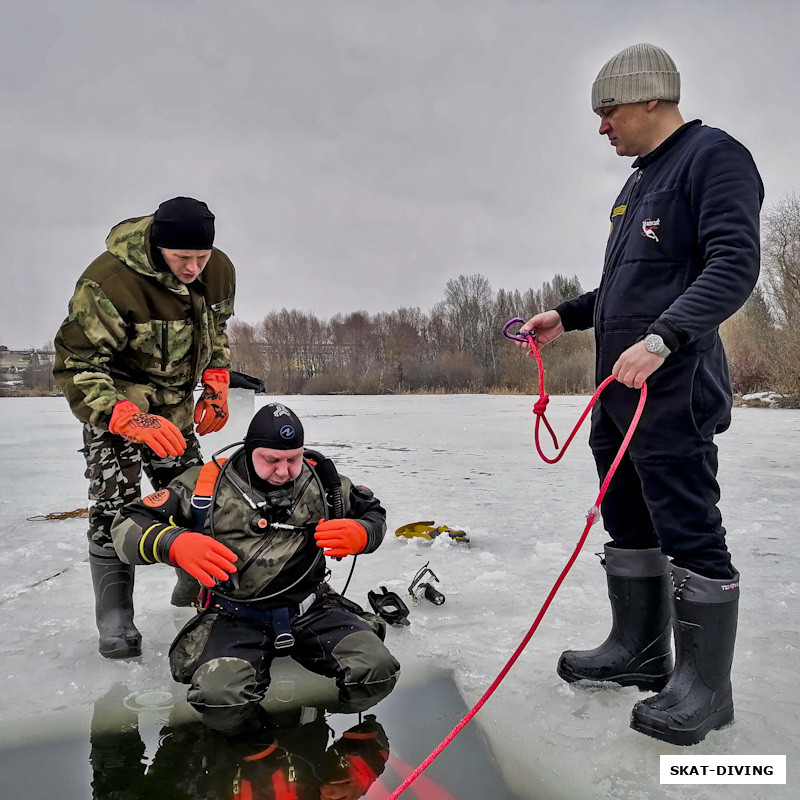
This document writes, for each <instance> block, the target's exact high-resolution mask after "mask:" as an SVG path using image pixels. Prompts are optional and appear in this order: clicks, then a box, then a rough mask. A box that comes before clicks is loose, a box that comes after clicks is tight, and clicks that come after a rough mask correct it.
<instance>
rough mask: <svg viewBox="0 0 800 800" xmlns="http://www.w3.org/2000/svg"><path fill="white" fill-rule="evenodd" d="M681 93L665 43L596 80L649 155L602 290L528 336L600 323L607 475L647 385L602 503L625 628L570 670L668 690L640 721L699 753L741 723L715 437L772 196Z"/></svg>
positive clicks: (595, 438)
mask: <svg viewBox="0 0 800 800" xmlns="http://www.w3.org/2000/svg"><path fill="white" fill-rule="evenodd" d="M679 99H680V76H679V74H678V71H677V69H676V67H675V63H674V62H673V60H672V59H671V58H670V56H669V55H668V54H667V53H666V52H664V50H662V49H661V48H658V47H654V46H653V45H649V44H637V45H633V46H632V47H629V48H627V49H626V50H623V51H622V52H621V53H619V54H617V55H616V56H614V57H613V58H612V59H611V60H610V61H608V63H607V64H606V65H605V66H604V67H603V68H602V70H600V73H599V75H598V76H597V79H596V80H595V82H594V85H593V87H592V109H593V110H594V111H595V113H597V114H598V115H599V117H600V129H599V133H600V135H601V136H607V137H608V140H609V143H610V144H611V145H612V147H614V148H615V149H616V152H617V155H620V156H632V157H635V160H634V162H633V165H632V166H633V169H634V172H633V174H632V175H631V177H630V178H629V179H628V181H627V183H626V184H625V186H624V187H623V189H622V191H621V192H620V194H619V197H617V199H616V201H615V202H614V205H613V207H612V211H611V232H610V235H609V239H608V244H607V247H606V254H605V265H604V268H603V275H602V279H601V281H600V286H599V288H598V289H595V290H594V291H592V292H588V293H586V294H584V295H581V296H580V297H577V298H574V299H573V300H569V301H567V302H565V303H562V304H561V305H560V306H558V307H557V308H556V309H555V310H551V311H546V312H544V313H542V314H537V315H536V316H535V317H533V318H532V319H530V320H528V322H527V323H526V324H525V325H524V326H523V328H524V329H526V330H531V331H535V332H536V334H537V336H538V341H539V343H540V344H547V343H548V342H550V341H552V340H553V339H555V338H556V337H557V336H559V335H560V334H561V333H563V332H564V331H571V330H584V329H586V328H591V327H592V326H593V327H594V331H595V338H596V348H597V354H596V378H597V381H598V383H599V382H600V381H602V380H603V379H605V378H606V377H607V376H608V375H610V374H613V375H614V377H615V378H616V379H617V380H616V381H615V382H614V383H612V384H610V385H609V387H608V388H607V389H606V391H605V392H604V393H603V395H602V397H601V398H600V400H599V402H598V403H597V405H596V406H595V408H594V411H593V415H592V430H591V435H590V445H591V448H592V452H593V454H594V457H595V461H596V463H597V470H598V473H599V476H600V479H601V481H602V480H603V479H604V478H605V476H606V474H607V473H608V470H609V468H610V466H611V462H612V461H613V459H614V456H615V454H616V453H617V450H618V448H619V446H620V443H621V442H622V438H623V436H624V433H625V431H626V429H627V427H628V425H629V424H630V421H631V419H632V417H633V412H634V409H635V406H636V403H637V401H638V399H639V391H638V390H639V389H640V388H641V386H642V383H643V382H644V381H647V383H648V400H647V405H646V406H645V409H644V414H643V416H642V419H641V422H640V424H639V427H638V429H637V431H636V435H635V436H634V437H633V439H632V441H631V444H630V447H629V449H628V452H627V454H626V456H625V458H624V459H623V461H622V462H621V464H620V466H619V469H618V471H617V473H616V474H615V475H614V478H613V480H612V482H611V485H610V487H609V491H608V493H607V494H606V497H605V500H604V501H603V505H602V509H601V511H602V516H603V522H604V525H605V528H606V530H607V531H608V533H609V534H610V536H611V539H612V541H611V542H610V543H609V544H607V545H606V546H605V554H604V566H605V569H606V580H607V583H608V593H609V598H610V600H611V607H612V615H613V624H612V630H611V633H610V634H609V636H608V638H607V639H606V641H605V642H604V643H603V644H602V645H600V646H599V647H598V648H596V649H594V650H581V651H567V652H565V653H563V654H562V656H561V659H560V661H559V664H558V674H559V675H560V676H561V677H562V678H563V679H564V680H566V681H568V682H573V681H578V680H581V679H586V680H592V681H610V682H613V683H617V684H621V685H623V686H629V685H635V686H638V687H639V688H641V689H646V690H652V691H657V692H658V694H656V695H655V696H653V697H649V698H647V699H645V700H643V701H640V702H638V703H637V704H636V705H635V706H634V709H633V712H632V717H631V727H633V728H634V729H635V730H638V731H640V732H642V733H645V734H648V735H650V736H654V737H655V738H657V739H662V740H664V741H667V742H671V743H674V744H681V745H690V744H695V743H697V742H699V741H701V740H702V739H703V738H704V737H705V735H706V734H707V733H708V732H709V731H710V730H712V729H715V728H720V727H722V726H723V725H725V724H727V723H729V722H731V721H732V720H733V698H732V692H731V684H730V669H731V662H732V659H733V650H734V641H735V638H736V623H737V612H738V596H739V573H738V572H737V571H736V569H735V568H734V567H733V566H732V564H731V558H730V555H729V553H728V549H727V547H726V544H725V529H724V528H723V527H722V518H721V515H720V512H719V510H718V508H717V503H718V501H719V498H720V491H719V486H718V484H717V479H716V475H717V448H716V445H715V444H714V441H713V438H714V434H716V433H722V432H723V431H724V430H726V429H727V427H728V426H729V424H730V419H731V418H730V410H731V402H732V396H731V383H730V378H729V375H728V366H727V361H726V358H725V353H724V350H723V347H722V342H721V341H720V337H719V332H718V328H719V325H720V324H721V323H722V322H723V321H724V320H726V319H727V318H728V317H730V316H731V315H732V314H733V313H734V312H735V311H736V310H737V309H739V308H740V307H741V306H742V305H743V304H744V302H745V301H746V300H747V298H748V296H749V295H750V292H751V291H752V289H753V287H754V285H755V283H756V279H757V278H758V271H759V212H760V209H761V203H762V201H763V196H764V190H763V186H762V183H761V179H760V177H759V174H758V171H757V169H756V166H755V164H754V163H753V159H752V157H751V155H750V153H749V152H748V151H747V149H746V148H745V147H743V146H742V145H741V144H740V143H739V142H737V141H736V140H735V139H733V138H732V137H730V136H729V135H728V134H726V133H725V132H723V131H721V130H718V129H716V128H710V127H707V126H705V125H702V124H701V122H700V120H694V121H692V122H687V123H685V122H684V120H683V118H682V117H681V114H680V111H679V110H678V105H677V104H678V101H679ZM671 615H674V617H673V618H674V621H673V620H672V619H671ZM673 632H674V637H675V663H674V669H673V657H672V650H671V644H670V639H671V636H670V634H671V633H673Z"/></svg>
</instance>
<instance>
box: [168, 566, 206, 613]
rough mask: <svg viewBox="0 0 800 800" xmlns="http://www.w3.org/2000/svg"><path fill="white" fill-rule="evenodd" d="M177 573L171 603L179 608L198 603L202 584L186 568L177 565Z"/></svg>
mask: <svg viewBox="0 0 800 800" xmlns="http://www.w3.org/2000/svg"><path fill="white" fill-rule="evenodd" d="M175 574H176V575H177V576H178V580H177V582H176V583H175V588H174V589H173V590H172V597H171V598H170V603H171V604H172V605H173V606H178V608H185V607H186V606H194V605H197V602H198V601H197V595H199V594H200V584H199V582H198V581H197V579H196V578H193V577H192V576H191V575H190V574H189V573H188V572H186V570H183V569H181V568H180V567H175Z"/></svg>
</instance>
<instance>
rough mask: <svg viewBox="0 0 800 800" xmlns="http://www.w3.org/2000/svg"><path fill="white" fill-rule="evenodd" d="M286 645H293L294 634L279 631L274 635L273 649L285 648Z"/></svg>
mask: <svg viewBox="0 0 800 800" xmlns="http://www.w3.org/2000/svg"><path fill="white" fill-rule="evenodd" d="M287 647H294V636H292V634H291V633H279V634H278V635H277V636H276V637H275V649H276V650H285V649H286V648H287Z"/></svg>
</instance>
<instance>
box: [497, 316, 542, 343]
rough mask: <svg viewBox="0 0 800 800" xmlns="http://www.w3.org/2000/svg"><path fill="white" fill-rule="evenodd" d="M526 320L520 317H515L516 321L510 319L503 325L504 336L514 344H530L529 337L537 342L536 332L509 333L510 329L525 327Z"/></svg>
mask: <svg viewBox="0 0 800 800" xmlns="http://www.w3.org/2000/svg"><path fill="white" fill-rule="evenodd" d="M524 324H525V320H524V319H521V318H520V317H514V319H510V320H509V321H508V322H506V324H505V325H503V336H505V337H506V339H511V341H512V342H524V343H527V342H528V337H529V336H532V337H533V340H534V341H536V331H518V332H517V333H509V332H508V330H509V328H512V327H513V326H515V325H524Z"/></svg>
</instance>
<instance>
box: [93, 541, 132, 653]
mask: <svg viewBox="0 0 800 800" xmlns="http://www.w3.org/2000/svg"><path fill="white" fill-rule="evenodd" d="M89 566H90V569H91V572H92V584H93V586H94V609H95V619H96V621H97V630H98V632H99V634H100V638H99V650H100V655H101V656H103V657H105V658H135V657H136V656H140V655H141V654H142V635H141V634H140V633H139V631H138V630H137V629H136V626H135V625H134V624H133V567H132V566H131V565H130V564H124V563H123V562H122V561H120V560H119V558H117V556H116V554H115V555H109V556H105V555H102V556H100V555H96V554H94V553H90V554H89Z"/></svg>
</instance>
